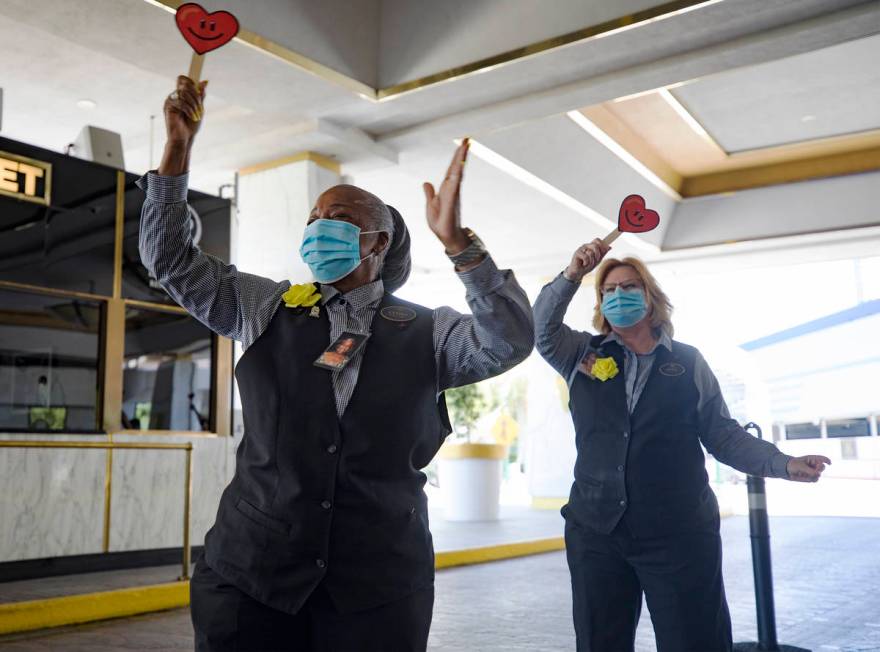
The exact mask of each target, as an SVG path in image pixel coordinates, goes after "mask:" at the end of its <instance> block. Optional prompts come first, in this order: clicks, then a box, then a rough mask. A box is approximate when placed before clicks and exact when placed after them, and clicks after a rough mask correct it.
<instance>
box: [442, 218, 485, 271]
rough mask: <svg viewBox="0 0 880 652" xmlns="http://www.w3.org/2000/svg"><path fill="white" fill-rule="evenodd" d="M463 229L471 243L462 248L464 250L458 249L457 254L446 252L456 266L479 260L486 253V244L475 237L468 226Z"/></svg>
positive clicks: (463, 265)
mask: <svg viewBox="0 0 880 652" xmlns="http://www.w3.org/2000/svg"><path fill="white" fill-rule="evenodd" d="M464 231H465V233H466V234H467V236H468V237H469V238H470V239H471V243H470V244H469V245H468V246H467V247H466V248H465V249H464V251H459V252H458V253H457V254H447V256H448V257H449V260H451V261H452V264H453V265H455V266H456V267H465V266H467V265H469V264H470V263H473V262H476V261H477V260H480V259H481V258H482V257H483V256H484V255H486V253H488V252H487V251H486V245H484V244H483V241H482V240H480V238H478V237H477V234H476V233H474V232H473V231H471V230H470V229H468V228H465V229H464Z"/></svg>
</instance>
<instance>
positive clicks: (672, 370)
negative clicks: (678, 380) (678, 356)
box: [659, 362, 684, 376]
mask: <svg viewBox="0 0 880 652" xmlns="http://www.w3.org/2000/svg"><path fill="white" fill-rule="evenodd" d="M659 371H660V373H661V374H663V375H664V376H681V375H682V374H683V373H684V367H682V366H681V365H680V364H678V363H677V362H666V363H664V364H662V365H660V370H659Z"/></svg>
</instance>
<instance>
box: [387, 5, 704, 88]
mask: <svg viewBox="0 0 880 652" xmlns="http://www.w3.org/2000/svg"><path fill="white" fill-rule="evenodd" d="M719 1H720V0H676V1H674V2H665V3H663V4H661V5H657V6H656V7H651V8H649V9H644V10H642V11H637V12H636V13H634V14H630V15H628V16H621V17H619V18H614V19H612V20H606V21H605V22H602V23H598V24H596V25H590V26H589V27H583V28H581V29H578V30H575V31H573V32H569V33H568V34H563V35H561V36H554V37H552V38H548V39H545V40H543V41H538V42H537V43H532V44H530V45H526V46H524V47H521V48H515V49H513V50H508V51H507V52H502V53H501V54H496V55H494V56H491V57H486V58H485V59H480V60H478V61H474V62H472V63H468V64H465V65H463V66H458V67H456V68H450V69H448V70H443V71H441V72H438V73H434V74H432V75H427V76H425V77H420V78H418V79H413V80H411V81H407V82H403V83H400V84H395V85H394V86H388V87H386V88H381V89H379V90H378V91H377V98H378V99H379V100H387V99H390V98H392V97H397V96H398V95H402V94H404V93H409V92H412V91H415V90H419V89H422V88H425V87H427V86H433V85H434V84H439V83H441V82H446V81H451V80H453V79H458V78H460V77H464V76H466V75H473V74H477V73H483V72H487V71H488V70H491V69H493V68H498V67H500V66H503V65H506V64H508V63H512V62H514V61H518V60H520V59H525V58H528V57H533V56H535V55H537V54H542V53H544V52H548V51H550V50H555V49H558V48H562V47H565V46H568V45H574V44H575V43H581V42H586V41H589V40H592V39H595V38H600V37H606V36H610V35H611V34H613V33H614V32H619V31H621V30H624V29H631V28H633V27H637V26H639V25H641V24H642V23H647V22H653V21H656V20H661V19H665V18H670V17H672V16H675V15H677V14H681V13H685V12H687V11H692V10H694V9H696V8H698V7H699V6H700V5H709V4H715V3H717V2H719Z"/></svg>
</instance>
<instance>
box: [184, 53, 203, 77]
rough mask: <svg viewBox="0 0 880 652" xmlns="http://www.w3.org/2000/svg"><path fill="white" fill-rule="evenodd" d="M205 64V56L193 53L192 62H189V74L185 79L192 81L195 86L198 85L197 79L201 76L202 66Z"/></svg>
mask: <svg viewBox="0 0 880 652" xmlns="http://www.w3.org/2000/svg"><path fill="white" fill-rule="evenodd" d="M204 63H205V55H204V54H199V53H197V52H193V56H192V60H191V61H190V62H189V74H188V75H187V77H189V78H190V79H192V80H193V81H194V82H195V83H196V84H198V83H199V77H201V76H202V65H203V64H204Z"/></svg>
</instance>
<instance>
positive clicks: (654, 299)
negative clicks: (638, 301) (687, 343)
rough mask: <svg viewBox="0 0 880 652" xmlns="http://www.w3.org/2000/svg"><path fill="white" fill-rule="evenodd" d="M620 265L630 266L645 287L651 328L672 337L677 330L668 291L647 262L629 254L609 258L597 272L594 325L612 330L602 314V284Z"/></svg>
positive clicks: (655, 333) (607, 330)
mask: <svg viewBox="0 0 880 652" xmlns="http://www.w3.org/2000/svg"><path fill="white" fill-rule="evenodd" d="M618 267H630V268H632V269H633V270H634V271H635V273H636V274H638V276H639V279H641V281H642V285H643V286H644V288H645V303H646V304H647V305H648V315H650V317H651V329H652V330H653V331H654V335H659V334H660V333H666V335H668V336H669V337H670V339H671V338H672V335H673V333H674V332H675V329H674V328H673V327H672V303H671V302H670V301H669V297H667V296H666V293H665V292H663V290H661V289H660V284H659V283H657V279H655V278H654V276H653V275H652V274H651V272H649V271H648V268H647V266H646V265H645V263H643V262H642V261H641V260H639V259H638V258H635V257H633V256H627V257H626V258H624V259H622V260H619V259H617V258H607V259H606V260H605V261H604V262H603V263H602V265H601V266H600V267H599V269H598V271H597V272H596V284H595V285H596V306H595V307H594V308H593V327H594V328H595V329H596V330H597V331H599V332H600V333H610V332H611V324H609V323H608V320H607V319H605V316H604V315H603V314H602V286H603V285H604V284H605V279H606V278H608V274H610V273H611V270H613V269H617V268H618Z"/></svg>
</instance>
